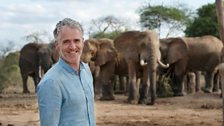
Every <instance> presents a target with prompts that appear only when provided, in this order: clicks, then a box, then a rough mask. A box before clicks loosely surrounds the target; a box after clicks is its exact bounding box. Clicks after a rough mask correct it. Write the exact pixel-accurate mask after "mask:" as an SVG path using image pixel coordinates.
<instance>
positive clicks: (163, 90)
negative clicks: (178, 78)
mask: <svg viewBox="0 0 224 126" xmlns="http://www.w3.org/2000/svg"><path fill="white" fill-rule="evenodd" d="M171 85H172V80H171V78H170V77H169V76H168V77H167V76H166V75H162V76H161V77H160V78H159V80H158V85H157V96H158V97H171V96H173V94H174V93H173V90H172V87H171Z"/></svg>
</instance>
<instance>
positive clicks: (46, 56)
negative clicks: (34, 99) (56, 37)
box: [19, 43, 57, 93]
mask: <svg viewBox="0 0 224 126" xmlns="http://www.w3.org/2000/svg"><path fill="white" fill-rule="evenodd" d="M54 48H55V46H54V43H51V44H38V43H28V44H26V45H24V46H23V47H22V49H21V50H20V56H19V67H20V73H21V77H22V80H23V93H30V91H29V89H28V87H27V79H28V76H31V77H32V78H33V81H34V84H35V91H36V87H37V84H38V83H39V81H40V79H41V77H42V76H43V74H44V73H46V72H47V70H48V69H50V68H51V66H52V65H53V64H54V63H55V62H56V61H57V57H55V55H54V53H56V52H55V51H54Z"/></svg>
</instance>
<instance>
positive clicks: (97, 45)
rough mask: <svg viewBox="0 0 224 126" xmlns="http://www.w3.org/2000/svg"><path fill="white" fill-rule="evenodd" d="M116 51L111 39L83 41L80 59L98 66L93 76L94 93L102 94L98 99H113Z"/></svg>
mask: <svg viewBox="0 0 224 126" xmlns="http://www.w3.org/2000/svg"><path fill="white" fill-rule="evenodd" d="M116 57H117V51H116V49H115V47H114V44H113V40H111V39H106V38H102V39H88V40H85V42H84V48H83V52H82V56H81V59H82V61H84V62H86V63H90V62H94V64H95V66H97V67H99V69H98V72H97V73H98V75H97V77H96V76H94V77H95V78H94V79H95V81H94V82H95V93H96V94H97V95H98V94H102V96H101V97H100V100H114V99H115V97H114V91H113V87H114V86H113V85H114V71H115V65H116V63H115V62H116V60H115V59H116Z"/></svg>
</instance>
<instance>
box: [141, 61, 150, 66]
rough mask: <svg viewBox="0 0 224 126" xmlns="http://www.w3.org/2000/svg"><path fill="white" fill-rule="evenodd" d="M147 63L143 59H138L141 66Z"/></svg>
mask: <svg viewBox="0 0 224 126" xmlns="http://www.w3.org/2000/svg"><path fill="white" fill-rule="evenodd" d="M147 64H148V63H147V62H145V61H144V60H140V65H141V66H146V65H147Z"/></svg>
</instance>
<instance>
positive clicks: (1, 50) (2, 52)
mask: <svg viewBox="0 0 224 126" xmlns="http://www.w3.org/2000/svg"><path fill="white" fill-rule="evenodd" d="M14 48H15V43H14V42H13V41H8V42H7V45H5V46H2V47H1V48H0V59H4V57H5V56H6V55H7V54H8V53H9V52H10V51H12V50H14Z"/></svg>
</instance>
